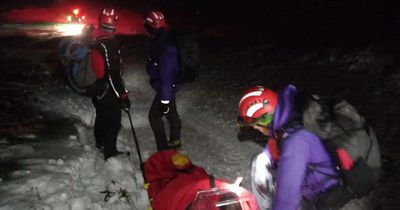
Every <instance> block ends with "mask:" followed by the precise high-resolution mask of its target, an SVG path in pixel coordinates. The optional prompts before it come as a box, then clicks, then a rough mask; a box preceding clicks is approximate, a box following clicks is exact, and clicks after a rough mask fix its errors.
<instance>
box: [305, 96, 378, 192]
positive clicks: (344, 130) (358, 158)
mask: <svg viewBox="0 0 400 210" xmlns="http://www.w3.org/2000/svg"><path fill="white" fill-rule="evenodd" d="M305 101H306V102H305V104H303V106H302V108H303V109H302V122H303V125H304V127H305V128H306V129H307V130H309V131H311V132H313V133H315V134H316V135H317V136H319V137H320V139H321V140H322V142H323V143H324V145H325V146H326V148H327V150H328V152H329V153H330V154H331V156H332V159H333V161H334V162H335V163H336V164H337V169H338V170H339V172H340V174H341V177H342V180H343V183H344V185H345V186H346V188H347V189H348V190H350V192H351V193H352V195H353V197H356V198H359V197H362V196H365V195H367V194H368V193H369V192H370V191H371V190H372V188H373V187H374V186H375V184H376V183H377V182H378V180H379V178H380V175H381V158H380V150H379V145H378V141H377V138H376V135H375V133H374V131H373V130H372V128H371V127H370V126H369V125H368V124H367V123H366V121H365V119H364V117H362V116H361V115H360V113H359V112H358V111H357V110H356V109H355V108H354V107H353V106H352V105H350V104H349V103H348V102H347V101H345V100H336V99H322V98H320V97H319V96H316V95H313V96H310V97H309V99H307V100H305ZM347 155H348V156H347ZM348 157H350V159H351V160H350V161H349V159H348ZM346 158H347V161H346ZM351 163H352V164H351Z"/></svg>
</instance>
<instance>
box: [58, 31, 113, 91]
mask: <svg viewBox="0 0 400 210" xmlns="http://www.w3.org/2000/svg"><path fill="white" fill-rule="evenodd" d="M59 53H60V57H61V63H62V65H63V69H64V75H65V82H66V84H67V86H68V87H69V88H70V89H71V90H72V91H73V92H74V93H77V94H79V95H83V96H89V97H94V96H96V95H98V94H99V93H101V92H103V91H104V90H105V89H106V83H105V82H101V81H98V80H97V78H96V75H95V74H94V72H93V69H92V67H91V62H90V49H89V46H88V44H87V43H85V41H84V40H83V38H81V37H77V36H71V37H64V38H63V39H61V41H60V44H59Z"/></svg>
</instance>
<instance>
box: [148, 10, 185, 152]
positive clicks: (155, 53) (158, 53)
mask: <svg viewBox="0 0 400 210" xmlns="http://www.w3.org/2000/svg"><path fill="white" fill-rule="evenodd" d="M144 26H145V28H146V29H147V31H148V32H149V35H150V37H149V39H148V43H147V56H148V61H147V66H146V69H147V73H148V74H149V76H150V79H149V82H150V85H151V86H152V88H153V89H154V90H155V91H156V96H155V97H154V100H153V103H152V105H151V108H150V111H149V121H150V126H151V128H152V130H153V133H154V137H155V140H156V144H157V149H158V151H161V150H165V149H171V148H179V147H180V146H181V141H180V139H181V138H180V137H181V121H180V118H179V114H178V112H177V108H176V103H175V93H176V92H177V91H178V89H179V85H178V84H177V81H176V80H177V77H178V74H179V64H178V52H177V48H176V45H175V43H174V42H173V41H172V39H170V38H169V34H168V32H167V30H166V29H165V28H166V21H165V18H164V15H163V14H162V13H161V12H159V11H153V12H150V13H149V15H148V17H146V19H145V24H144ZM163 116H166V118H167V120H168V123H169V128H170V132H169V133H170V137H169V140H168V139H167V137H166V133H165V130H164V124H163V120H162V118H163Z"/></svg>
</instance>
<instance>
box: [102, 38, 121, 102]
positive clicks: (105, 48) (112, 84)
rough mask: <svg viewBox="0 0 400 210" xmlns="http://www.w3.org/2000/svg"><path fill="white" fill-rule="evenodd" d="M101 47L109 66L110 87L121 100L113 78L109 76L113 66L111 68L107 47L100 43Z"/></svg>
mask: <svg viewBox="0 0 400 210" xmlns="http://www.w3.org/2000/svg"><path fill="white" fill-rule="evenodd" d="M100 45H101V46H102V47H103V48H104V52H105V53H104V54H105V57H106V64H107V69H108V71H107V75H108V80H109V81H110V85H111V87H112V89H113V91H114V93H115V94H116V95H117V97H118V98H119V93H118V91H117V90H116V89H115V86H114V82H113V81H112V79H111V76H110V74H109V71H110V69H111V66H110V59H108V50H107V47H106V45H105V44H104V43H100Z"/></svg>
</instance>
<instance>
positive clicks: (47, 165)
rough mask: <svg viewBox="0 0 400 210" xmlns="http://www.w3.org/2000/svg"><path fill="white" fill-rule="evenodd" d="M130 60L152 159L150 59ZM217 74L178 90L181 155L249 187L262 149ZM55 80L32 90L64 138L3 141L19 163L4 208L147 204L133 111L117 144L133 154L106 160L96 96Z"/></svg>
mask: <svg viewBox="0 0 400 210" xmlns="http://www.w3.org/2000/svg"><path fill="white" fill-rule="evenodd" d="M132 56H139V57H141V56H142V55H140V54H139V55H132ZM34 59H39V58H34ZM130 60H131V58H130V57H128V58H127V59H126V62H125V65H126V66H125V76H124V78H125V81H126V84H127V88H128V89H129V90H130V98H131V100H132V104H133V105H132V108H131V116H132V118H133V126H134V127H135V130H136V132H137V137H138V140H139V144H140V148H141V155H142V156H143V159H144V160H145V159H147V157H149V156H150V155H151V154H152V153H154V152H156V146H155V141H154V139H153V135H152V132H151V130H150V125H149V123H148V120H147V113H148V110H149V108H150V105H151V101H152V97H153V96H154V95H153V94H154V93H153V90H152V89H151V88H150V86H149V85H148V83H147V75H146V73H145V70H144V65H143V61H139V60H138V59H136V61H137V62H135V61H130ZM133 60H135V59H133ZM210 79H211V78H210V77H207V76H204V77H201V78H199V80H198V82H196V83H192V84H187V85H184V86H183V87H182V90H181V91H180V92H179V93H178V95H177V103H178V109H179V112H180V113H181V119H182V125H183V128H182V141H183V146H182V152H183V153H185V154H188V156H189V157H190V158H191V159H192V161H193V163H194V164H196V165H199V166H203V167H205V168H206V169H207V171H208V172H209V173H211V174H214V175H215V176H216V177H218V178H225V179H227V180H231V181H232V182H234V181H235V179H236V178H237V177H238V176H243V177H244V178H245V179H244V180H245V181H244V183H243V184H244V186H245V187H249V176H248V175H249V163H250V157H251V156H252V154H254V153H255V152H256V151H257V150H258V149H259V148H258V146H256V145H255V144H252V143H240V142H239V141H237V140H236V127H235V119H236V117H235V116H236V113H235V111H236V110H235V108H236V107H235V106H236V103H237V101H236V100H237V97H238V96H237V95H238V94H239V93H236V95H234V94H233V91H232V90H229V89H219V90H215V89H214V88H215V87H214V86H211V85H209V82H211V81H210ZM45 83H48V81H46V82H45ZM50 84H51V85H57V86H51V85H50ZM50 84H49V85H45V87H42V88H39V89H38V90H32V92H33V93H32V94H33V95H34V97H33V98H36V100H37V101H39V102H38V103H35V104H34V107H35V109H36V110H40V111H39V112H40V113H47V114H44V115H51V116H52V117H51V118H54V119H52V122H50V123H49V124H54V123H55V122H56V123H58V124H61V125H59V126H56V125H55V126H52V127H51V129H53V130H52V131H51V132H55V133H57V135H48V136H43V135H42V136H41V135H38V134H36V133H35V132H36V131H33V132H32V133H30V132H24V133H22V134H21V136H18V137H17V138H16V140H15V141H17V143H15V144H14V143H10V140H9V139H7V138H3V139H1V141H0V144H1V146H2V147H1V152H0V158H1V160H3V161H4V162H8V163H9V164H11V163H10V162H11V161H12V164H15V167H16V168H15V170H12V169H8V170H7V171H8V172H9V173H8V172H7V173H6V176H5V178H3V180H2V181H1V183H0V192H2V193H1V194H2V195H3V196H2V199H1V201H0V209H60V210H61V209H74V210H78V209H145V208H146V206H148V201H147V194H146V191H145V190H144V189H143V178H142V174H141V171H140V168H139V161H138V156H137V152H136V148H135V147H134V140H133V137H132V133H131V129H130V124H129V118H128V116H127V115H126V114H125V113H123V120H122V127H123V128H122V130H121V132H120V135H119V138H118V144H117V147H118V149H119V150H122V151H131V155H130V156H118V157H116V158H111V159H110V160H108V161H107V162H105V161H104V160H103V159H102V157H101V155H100V153H99V152H98V151H97V150H95V149H94V148H95V147H94V139H93V138H94V137H93V135H92V126H93V122H94V108H93V107H92V104H91V101H90V99H89V98H85V97H82V96H77V95H75V94H72V93H71V92H70V91H69V90H68V89H67V88H65V87H64V86H63V85H62V84H60V83H58V84H57V83H54V82H52V83H50ZM54 116H58V117H54ZM37 117H38V118H47V117H46V116H41V115H38V116H37ZM60 120H61V121H64V123H60V122H58V121H60ZM63 124H64V125H63ZM46 126H48V125H46ZM49 130H50V129H49ZM105 190H108V191H110V192H113V193H112V194H111V198H109V199H108V201H107V202H105V201H104V198H105V195H106V194H105V193H100V192H102V191H105Z"/></svg>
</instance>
